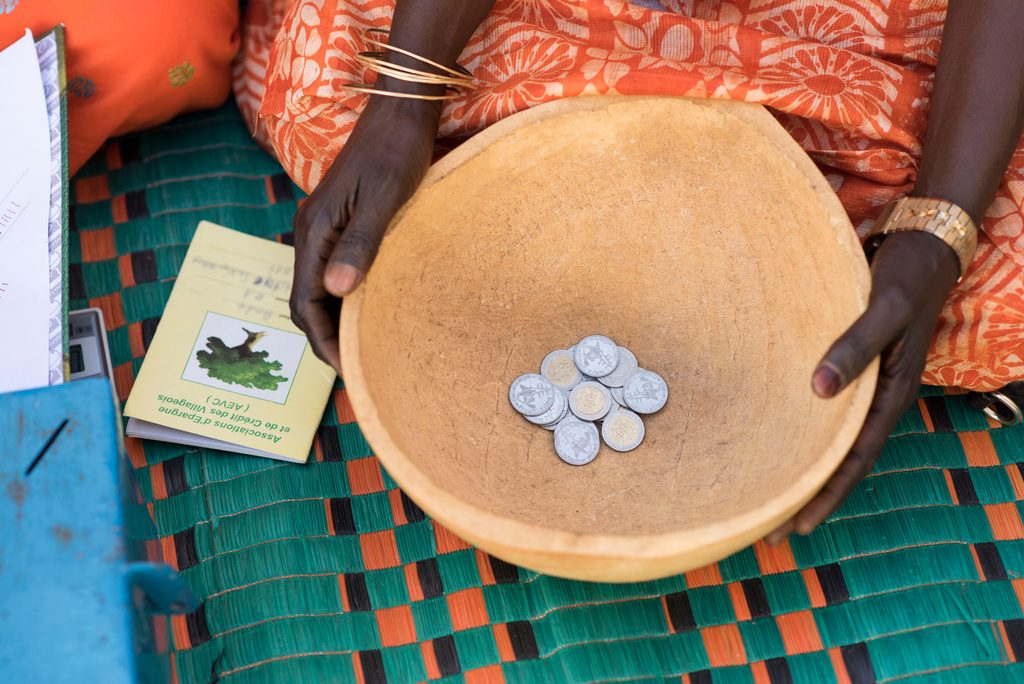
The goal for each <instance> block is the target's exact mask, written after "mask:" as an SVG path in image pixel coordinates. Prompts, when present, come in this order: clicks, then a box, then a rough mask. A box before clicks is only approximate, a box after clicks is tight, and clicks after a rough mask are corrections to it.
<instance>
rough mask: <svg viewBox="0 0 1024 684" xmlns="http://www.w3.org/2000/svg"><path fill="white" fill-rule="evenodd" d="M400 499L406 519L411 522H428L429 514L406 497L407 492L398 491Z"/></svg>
mask: <svg viewBox="0 0 1024 684" xmlns="http://www.w3.org/2000/svg"><path fill="white" fill-rule="evenodd" d="M398 494H399V498H401V500H402V512H403V513H405V519H406V520H407V521H409V522H419V521H421V520H426V518H427V514H426V513H424V512H423V509H422V508H420V507H419V506H417V505H416V502H415V501H413V500H412V499H410V498H409V497H407V496H406V495H405V492H403V491H402V490H398Z"/></svg>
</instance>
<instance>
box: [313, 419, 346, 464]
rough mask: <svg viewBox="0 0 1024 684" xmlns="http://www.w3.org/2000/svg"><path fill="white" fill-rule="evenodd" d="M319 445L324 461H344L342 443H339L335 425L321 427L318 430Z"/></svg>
mask: <svg viewBox="0 0 1024 684" xmlns="http://www.w3.org/2000/svg"><path fill="white" fill-rule="evenodd" d="M316 439H317V444H319V445H320V454H321V455H322V456H323V458H324V461H343V460H345V459H344V457H342V455H341V442H340V441H338V428H336V427H334V426H333V425H321V426H320V427H318V428H317V429H316Z"/></svg>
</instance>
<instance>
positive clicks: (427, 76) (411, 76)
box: [355, 53, 474, 89]
mask: <svg viewBox="0 0 1024 684" xmlns="http://www.w3.org/2000/svg"><path fill="white" fill-rule="evenodd" d="M374 54H375V53H359V54H357V55H356V56H355V60H356V62H357V63H358V64H360V65H362V66H363V67H365V68H367V69H369V70H370V71H373V72H376V73H378V74H382V75H384V76H390V77H391V78H396V79H398V80H401V81H406V82H409V83H424V84H428V85H443V86H447V87H451V88H460V89H471V88H473V87H474V86H473V84H472V83H471V82H470V81H469V80H468V79H465V78H453V77H451V76H441V75H438V74H431V73H429V72H426V71H418V70H416V69H410V68H409V67H403V66H401V65H398V64H391V63H389V62H386V61H384V60H383V59H380V58H378V57H375V56H373V55H374Z"/></svg>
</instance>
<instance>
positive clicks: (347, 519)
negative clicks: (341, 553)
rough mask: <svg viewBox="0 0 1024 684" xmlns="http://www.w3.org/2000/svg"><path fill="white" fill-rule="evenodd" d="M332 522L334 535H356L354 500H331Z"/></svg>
mask: <svg viewBox="0 0 1024 684" xmlns="http://www.w3.org/2000/svg"><path fill="white" fill-rule="evenodd" d="M330 508H331V522H332V523H333V528H334V534H335V535H339V536H348V535H353V534H355V533H356V519H355V517H353V515H352V499H348V498H345V499H334V498H332V499H331V503H330Z"/></svg>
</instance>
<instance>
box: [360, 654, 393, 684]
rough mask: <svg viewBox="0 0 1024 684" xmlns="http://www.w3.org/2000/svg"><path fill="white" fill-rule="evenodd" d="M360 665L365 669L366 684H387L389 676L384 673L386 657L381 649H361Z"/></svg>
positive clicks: (364, 678) (364, 679)
mask: <svg viewBox="0 0 1024 684" xmlns="http://www.w3.org/2000/svg"><path fill="white" fill-rule="evenodd" d="M359 665H360V667H362V670H363V681H364V682H365V683H366V684H386V683H387V681H388V677H387V675H386V674H384V658H383V657H381V654H380V651H360V652H359Z"/></svg>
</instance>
